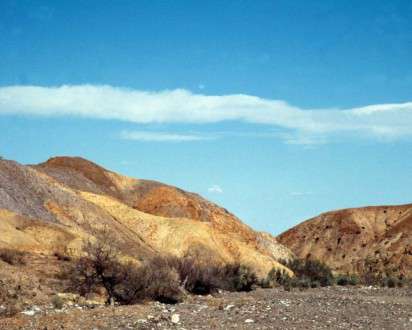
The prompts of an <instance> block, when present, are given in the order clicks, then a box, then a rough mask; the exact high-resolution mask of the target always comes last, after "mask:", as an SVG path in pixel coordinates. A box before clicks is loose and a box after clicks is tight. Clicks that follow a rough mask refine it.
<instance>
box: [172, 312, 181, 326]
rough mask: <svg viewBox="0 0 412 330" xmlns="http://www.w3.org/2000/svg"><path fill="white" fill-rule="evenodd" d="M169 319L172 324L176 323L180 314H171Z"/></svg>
mask: <svg viewBox="0 0 412 330" xmlns="http://www.w3.org/2000/svg"><path fill="white" fill-rule="evenodd" d="M171 321H172V323H174V324H178V323H179V322H180V315H179V314H172V317H171Z"/></svg>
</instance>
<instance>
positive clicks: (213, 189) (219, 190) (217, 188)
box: [207, 184, 223, 194]
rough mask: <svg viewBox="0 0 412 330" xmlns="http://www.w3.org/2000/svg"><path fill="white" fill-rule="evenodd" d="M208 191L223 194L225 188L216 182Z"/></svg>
mask: <svg viewBox="0 0 412 330" xmlns="http://www.w3.org/2000/svg"><path fill="white" fill-rule="evenodd" d="M207 191H208V192H210V193H211V194H223V189H222V187H220V186H219V185H217V184H214V185H213V186H211V187H209V188H208V189H207Z"/></svg>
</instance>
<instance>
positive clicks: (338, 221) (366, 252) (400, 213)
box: [278, 204, 412, 276]
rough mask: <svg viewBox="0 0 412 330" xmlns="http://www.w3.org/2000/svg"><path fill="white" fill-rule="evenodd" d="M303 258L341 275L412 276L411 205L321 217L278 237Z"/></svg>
mask: <svg viewBox="0 0 412 330" xmlns="http://www.w3.org/2000/svg"><path fill="white" fill-rule="evenodd" d="M278 240H279V242H280V243H282V244H284V245H286V246H287V247H289V248H290V249H291V250H292V252H294V253H295V254H296V255H297V256H299V257H301V258H316V259H319V260H322V261H324V262H326V263H327V264H329V265H330V266H331V267H332V268H334V269H336V270H338V271H341V272H353V271H360V272H362V271H365V267H366V265H365V261H366V260H368V261H369V263H368V264H370V263H372V264H373V265H374V266H373V267H376V268H377V269H379V270H384V269H389V268H390V269H392V270H395V271H396V272H398V273H401V274H405V275H408V276H412V204H409V205H401V206H376V207H375V206H373V207H364V208H354V209H345V210H339V211H333V212H327V213H324V214H321V215H320V216H318V217H315V218H313V219H310V220H307V221H305V222H303V223H301V224H299V225H297V226H296V227H294V228H292V229H290V230H288V231H286V232H284V233H283V234H281V235H279V236H278Z"/></svg>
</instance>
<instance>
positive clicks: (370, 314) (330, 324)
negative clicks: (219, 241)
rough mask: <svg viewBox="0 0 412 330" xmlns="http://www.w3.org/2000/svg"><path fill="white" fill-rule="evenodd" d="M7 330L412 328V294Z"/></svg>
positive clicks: (168, 308)
mask: <svg viewBox="0 0 412 330" xmlns="http://www.w3.org/2000/svg"><path fill="white" fill-rule="evenodd" d="M0 328H1V329H22V330H23V329H25V330H26V329H27V330H30V329H48V330H57V329H87V330H94V329H96V330H97V329H100V330H109V329H331V328H333V329H412V292H411V290H409V291H408V290H405V289H383V288H379V289H377V288H375V289H374V288H369V287H362V288H346V287H345V288H343V287H332V288H320V289H309V290H305V291H299V290H295V291H292V292H285V291H283V289H258V290H256V291H253V292H249V293H221V294H217V295H215V296H214V297H212V296H191V297H190V298H188V299H187V300H186V301H185V302H184V303H181V304H177V305H164V304H160V303H157V302H153V303H147V304H140V305H135V306H120V307H97V308H94V309H85V308H82V307H80V306H74V307H70V308H66V309H63V310H62V311H56V310H54V309H53V308H51V307H49V309H47V308H43V309H41V310H38V311H34V315H32V316H31V315H24V314H21V315H19V316H18V317H15V318H11V319H0Z"/></svg>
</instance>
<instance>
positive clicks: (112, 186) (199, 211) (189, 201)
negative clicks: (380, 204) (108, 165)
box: [34, 157, 291, 259]
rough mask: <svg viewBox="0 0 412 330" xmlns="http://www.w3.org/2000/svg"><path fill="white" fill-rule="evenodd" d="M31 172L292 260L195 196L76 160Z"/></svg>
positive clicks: (44, 165) (50, 162) (64, 160)
mask: <svg viewBox="0 0 412 330" xmlns="http://www.w3.org/2000/svg"><path fill="white" fill-rule="evenodd" d="M34 168H36V169H37V170H39V171H42V172H43V173H45V174H47V175H49V176H51V177H53V178H54V179H56V180H57V181H59V182H61V183H62V184H64V185H66V186H68V187H71V188H73V189H76V190H79V191H85V192H91V193H94V194H98V195H106V196H111V197H114V198H116V199H118V200H119V201H121V202H123V203H125V204H126V205H128V206H130V207H132V208H134V209H136V210H139V211H142V212H145V213H149V214H153V215H158V216H162V217H168V218H188V219H193V220H197V221H199V222H205V223H209V224H210V226H212V227H213V228H214V229H215V230H216V231H218V232H221V233H225V234H229V233H230V235H231V236H232V237H233V238H236V239H237V240H239V241H242V242H243V243H245V244H248V245H250V246H253V248H255V249H257V250H259V251H260V252H261V253H263V254H268V255H269V256H271V257H273V258H276V259H278V258H289V257H290V256H291V253H290V251H289V250H288V249H286V248H284V247H283V246H281V245H280V244H279V243H277V241H276V239H275V238H274V237H273V236H271V235H269V234H265V233H259V232H256V231H254V230H252V229H251V228H250V227H249V226H247V225H245V224H244V223H242V222H241V221H240V220H239V219H238V218H237V217H236V216H234V215H233V214H231V213H230V212H228V211H227V210H226V209H224V208H221V207H219V206H217V205H216V204H214V203H211V202H209V201H207V200H206V199H204V198H202V197H201V196H199V195H197V194H194V193H190V192H186V191H184V190H182V189H179V188H176V187H173V186H170V185H166V184H163V183H159V182H156V181H150V180H141V179H134V178H130V177H126V176H122V175H119V174H117V173H114V172H112V171H108V170H106V169H104V168H103V167H101V166H98V165H96V164H94V163H92V162H90V161H88V160H86V159H83V158H79V157H55V158H51V159H49V160H48V161H47V162H45V163H42V164H39V165H37V166H35V167H34Z"/></svg>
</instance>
